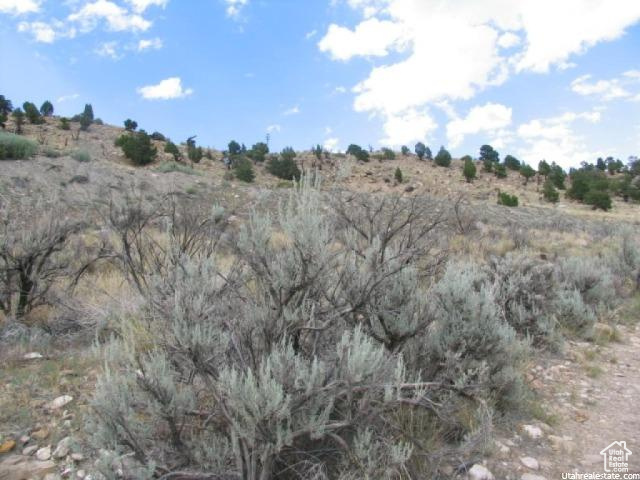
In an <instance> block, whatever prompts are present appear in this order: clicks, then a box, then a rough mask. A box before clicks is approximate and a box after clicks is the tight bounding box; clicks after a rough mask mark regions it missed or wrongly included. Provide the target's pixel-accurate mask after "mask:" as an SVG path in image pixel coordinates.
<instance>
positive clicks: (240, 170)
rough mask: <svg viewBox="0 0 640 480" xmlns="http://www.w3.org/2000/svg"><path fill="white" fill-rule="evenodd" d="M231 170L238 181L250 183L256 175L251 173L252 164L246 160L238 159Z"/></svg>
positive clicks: (243, 158)
mask: <svg viewBox="0 0 640 480" xmlns="http://www.w3.org/2000/svg"><path fill="white" fill-rule="evenodd" d="M233 170H234V173H235V175H236V178H237V179H238V180H240V181H243V182H247V183H251V182H253V181H254V180H255V178H256V174H255V172H254V171H253V164H252V163H251V161H250V160H249V159H248V158H245V157H240V159H239V160H238V161H237V162H236V164H235V166H234V168H233Z"/></svg>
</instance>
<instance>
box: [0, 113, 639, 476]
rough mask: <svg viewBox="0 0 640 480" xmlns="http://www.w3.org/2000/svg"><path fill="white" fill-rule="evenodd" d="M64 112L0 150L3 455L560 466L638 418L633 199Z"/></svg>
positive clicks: (373, 465)
mask: <svg viewBox="0 0 640 480" xmlns="http://www.w3.org/2000/svg"><path fill="white" fill-rule="evenodd" d="M58 124H59V120H58V119H57V118H46V119H45V123H44V124H43V125H25V126H24V127H23V128H24V134H23V138H27V139H30V140H32V141H33V142H34V143H35V144H36V145H37V153H36V154H35V155H34V156H33V157H30V158H27V159H23V160H13V159H7V160H1V161H0V310H1V311H0V364H1V365H3V368H1V369H0V385H2V386H3V389H2V391H1V392H0V480H29V479H32V478H33V479H37V480H61V479H63V478H65V479H67V478H68V479H71V480H110V479H111V478H124V479H127V480H128V479H132V480H133V479H141V478H145V479H149V478H157V479H163V480H167V479H172V480H217V479H225V480H227V479H228V480H231V479H234V480H235V479H241V480H255V479H262V478H270V479H276V478H277V479H283V480H297V479H304V480H330V479H341V480H347V479H349V480H350V479H356V478H370V479H372V480H373V479H377V478H381V479H389V480H391V479H393V480H396V479H398V480H400V479H401V480H413V479H416V480H417V479H423V478H433V479H436V480H444V479H457V480H462V479H464V480H493V479H509V480H545V479H548V480H551V479H552V478H559V476H560V475H561V474H562V473H563V472H569V471H570V472H583V471H586V469H592V468H596V466H597V465H599V463H598V462H600V461H601V458H600V456H599V452H600V450H601V449H602V448H604V447H606V445H607V444H609V443H610V442H612V441H614V440H626V441H628V442H629V445H633V444H634V443H633V442H637V427H638V425H639V422H640V417H639V416H638V415H637V414H636V413H634V412H630V413H628V414H627V410H628V409H626V408H625V405H627V406H628V405H633V404H635V403H637V402H639V401H640V370H639V369H638V366H637V365H636V364H635V363H634V359H636V358H638V355H640V336H639V332H640V330H639V329H638V324H639V321H640V243H639V238H638V235H637V232H638V229H639V227H640V206H639V205H637V204H633V203H626V202H623V201H620V200H619V199H617V198H615V199H614V202H613V208H612V210H610V211H608V212H603V211H598V210H593V209H592V208H591V207H590V206H588V205H583V204H581V203H577V202H574V201H570V200H568V199H566V198H564V194H563V193H562V194H561V195H562V197H561V200H560V202H559V203H557V204H555V205H553V204H550V203H547V202H545V201H544V200H543V199H542V197H541V192H540V189H541V182H539V181H538V179H537V178H536V177H534V178H532V179H531V180H530V181H529V182H528V184H526V185H525V184H524V181H523V178H522V177H521V176H520V175H519V174H517V172H514V171H509V172H508V175H507V178H503V179H498V178H496V177H495V176H494V175H492V174H488V173H485V172H483V171H482V168H481V164H478V166H477V170H478V172H477V173H478V178H476V179H475V180H474V181H473V182H472V183H467V182H466V181H465V179H464V178H463V175H462V161H461V160H458V159H454V160H453V162H452V164H451V166H450V167H449V168H443V167H438V166H435V164H434V163H433V162H429V161H420V160H419V159H418V158H417V157H416V156H415V155H409V156H402V155H400V154H397V155H396V159H394V160H383V161H379V160H378V159H372V160H371V161H369V162H358V161H356V160H355V159H354V158H353V157H350V156H347V155H342V154H331V155H330V156H329V158H323V160H322V161H321V162H318V161H317V160H316V158H315V156H314V155H313V154H312V153H311V152H298V154H297V156H296V162H297V164H298V165H299V166H300V167H301V168H303V169H305V170H306V171H308V172H312V173H311V174H310V175H309V176H307V177H305V179H304V181H303V182H300V185H298V186H296V185H295V184H294V183H293V182H291V181H285V180H282V179H280V178H277V177H275V176H273V175H272V174H270V173H269V172H268V171H267V169H266V165H264V164H261V163H257V164H256V165H255V166H254V168H255V173H256V178H255V181H254V182H251V183H246V182H242V181H239V180H238V179H237V178H235V177H234V175H233V170H231V171H230V170H228V169H227V168H226V167H225V165H224V163H223V161H222V153H221V152H219V151H216V150H209V152H210V154H211V157H212V158H206V157H204V158H202V159H201V161H200V162H199V163H192V162H189V161H188V160H183V161H182V162H181V163H180V164H176V163H175V162H173V157H172V156H171V155H169V154H165V153H164V151H163V150H164V142H162V141H155V140H154V141H153V144H154V145H155V146H156V147H157V150H158V152H159V153H158V158H157V159H156V160H155V161H154V162H153V163H151V164H148V165H145V166H134V165H132V164H131V162H130V160H128V159H127V158H125V156H124V155H123V153H122V149H121V148H119V147H116V146H115V141H116V139H117V138H118V137H119V136H120V135H122V134H123V133H125V130H124V129H122V128H119V127H115V126H110V125H96V124H94V125H92V126H91V127H90V128H89V130H88V131H87V132H80V134H79V136H78V135H77V126H76V125H75V124H74V125H73V127H72V129H71V130H70V131H64V130H61V129H60V128H59V127H58ZM12 127H13V125H12V124H11V123H9V124H8V128H9V129H11V128H12ZM179 148H180V150H181V152H182V154H183V156H186V146H185V145H180V147H179ZM205 151H206V150H205ZM167 165H168V166H169V168H167ZM176 165H177V166H176ZM398 168H399V169H400V170H401V171H402V176H403V182H402V183H398V182H397V181H396V180H395V176H396V175H395V173H396V170H397V169H398ZM313 172H318V173H319V175H314V174H313ZM498 191H502V192H508V193H510V194H515V195H517V196H518V197H519V200H520V202H519V206H518V207H516V208H511V207H506V206H502V205H498V204H497V201H496V197H497V193H498ZM603 418H604V419H606V425H604V426H603V425H602V424H601V423H600V420H601V419H603ZM622 435H624V436H625V437H624V438H623V437H622ZM240 444H241V445H242V447H241V448H240V447H238V445H240ZM630 468H631V470H630V471H632V472H636V471H640V464H639V463H638V461H637V459H636V458H635V457H632V459H631V462H630ZM252 469H253V470H252ZM256 472H257V473H256ZM260 472H262V474H260Z"/></svg>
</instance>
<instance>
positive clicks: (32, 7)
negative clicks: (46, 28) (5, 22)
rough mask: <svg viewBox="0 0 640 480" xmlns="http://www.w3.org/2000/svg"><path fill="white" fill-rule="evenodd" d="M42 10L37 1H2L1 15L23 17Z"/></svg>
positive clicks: (0, 3) (0, 0)
mask: <svg viewBox="0 0 640 480" xmlns="http://www.w3.org/2000/svg"><path fill="white" fill-rule="evenodd" d="M39 10H40V1H36V0H0V13H8V14H10V15H23V14H25V13H35V12H37V11H39Z"/></svg>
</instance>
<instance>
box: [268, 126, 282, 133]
mask: <svg viewBox="0 0 640 480" xmlns="http://www.w3.org/2000/svg"><path fill="white" fill-rule="evenodd" d="M281 130H282V127H281V126H280V125H278V124H274V125H269V126H268V127H267V133H278V132H280V131H281Z"/></svg>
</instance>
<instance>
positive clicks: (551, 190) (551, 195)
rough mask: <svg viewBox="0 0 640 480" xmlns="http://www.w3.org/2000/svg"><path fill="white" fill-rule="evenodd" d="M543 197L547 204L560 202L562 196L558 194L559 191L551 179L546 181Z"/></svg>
mask: <svg viewBox="0 0 640 480" xmlns="http://www.w3.org/2000/svg"><path fill="white" fill-rule="evenodd" d="M542 196H543V197H544V199H545V200H546V201H547V202H551V203H558V200H560V194H559V193H558V190H556V187H555V185H554V184H553V181H552V180H551V179H550V178H547V179H546V180H545V181H544V185H543V187H542Z"/></svg>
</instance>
